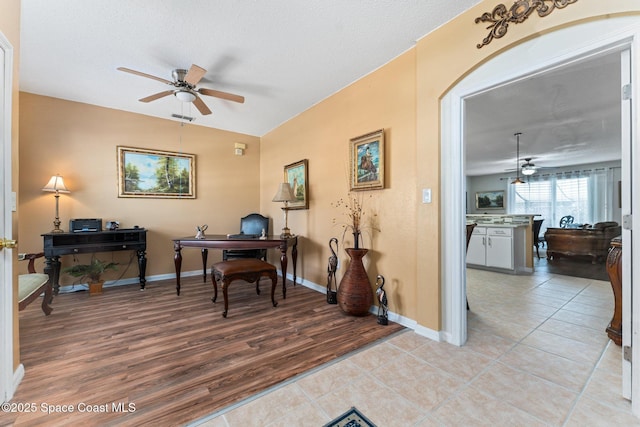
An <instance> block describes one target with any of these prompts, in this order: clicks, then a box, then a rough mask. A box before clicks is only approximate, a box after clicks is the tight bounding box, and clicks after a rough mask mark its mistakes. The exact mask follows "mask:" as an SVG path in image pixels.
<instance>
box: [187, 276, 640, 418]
mask: <svg viewBox="0 0 640 427" xmlns="http://www.w3.org/2000/svg"><path fill="white" fill-rule="evenodd" d="M467 289H468V298H469V304H470V305H471V311H470V312H469V315H468V342H467V344H466V345H464V346H462V347H456V346H453V345H450V344H446V343H439V342H435V341H432V340H429V339H427V338H424V337H421V336H420V335H417V334H416V333H414V332H412V331H410V330H407V331H404V332H401V333H399V334H396V335H394V336H392V337H390V338H388V339H387V340H385V341H383V342H380V343H377V344H376V345H374V346H371V347H369V348H367V349H365V350H362V351H359V352H356V353H353V354H351V355H349V356H347V357H345V358H342V359H340V360H339V361H337V362H334V363H331V364H328V365H326V366H325V367H323V368H322V369H319V370H315V371H313V372H311V373H308V374H305V375H302V376H300V377H298V378H296V379H294V380H291V381H288V382H286V383H285V384H284V385H282V386H280V387H277V388H275V389H273V390H271V391H269V392H267V393H263V394H260V395H258V396H255V397H253V398H251V399H247V400H246V401H244V402H240V403H239V404H237V405H234V406H232V407H230V408H227V409H225V410H223V411H220V412H218V413H215V414H212V415H211V416H209V417H206V418H204V419H202V420H199V421H197V422H195V423H193V425H202V426H208V427H236V426H243V427H246V426H260V427H262V426H269V427H275V426H322V425H324V424H326V423H327V422H329V421H330V420H331V419H333V418H335V417H337V416H338V415H340V414H342V413H343V412H345V411H346V410H348V409H349V408H350V407H351V406H355V407H357V408H358V409H359V410H360V411H361V412H362V413H364V414H365V415H366V416H367V417H368V418H369V419H370V420H371V421H373V422H374V423H375V424H376V425H378V426H379V427H387V426H391V427H393V426H420V427H424V426H632V425H637V426H640V419H638V418H635V417H633V416H632V414H631V405H630V402H629V401H627V400H625V399H623V398H622V397H621V396H620V394H621V349H620V347H618V346H616V345H615V344H614V343H613V342H611V341H610V340H609V339H608V338H607V335H606V333H605V332H604V329H605V327H606V326H607V324H608V322H609V321H610V320H611V315H612V312H613V296H612V291H611V287H610V284H609V283H608V282H603V281H597V280H589V279H581V278H574V277H568V276H558V275H552V274H549V273H545V272H541V273H536V274H534V275H532V276H512V275H504V274H497V273H492V272H486V271H481V270H473V269H468V270H467Z"/></svg>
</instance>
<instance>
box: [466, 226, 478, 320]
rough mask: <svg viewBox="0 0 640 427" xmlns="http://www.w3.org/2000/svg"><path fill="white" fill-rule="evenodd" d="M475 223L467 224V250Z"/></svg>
mask: <svg viewBox="0 0 640 427" xmlns="http://www.w3.org/2000/svg"><path fill="white" fill-rule="evenodd" d="M476 225H478V224H476V223H473V224H467V250H469V241H470V240H471V235H472V234H473V229H474V228H476ZM465 298H466V299H467V310H469V298H467V297H465Z"/></svg>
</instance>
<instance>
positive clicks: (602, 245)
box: [544, 221, 622, 264]
mask: <svg viewBox="0 0 640 427" xmlns="http://www.w3.org/2000/svg"><path fill="white" fill-rule="evenodd" d="M621 231H622V229H621V227H620V226H619V225H618V223H617V222H613V221H609V222H600V223H597V224H594V225H593V227H584V228H547V231H546V232H545V233H544V239H545V241H546V242H547V259H548V260H552V259H555V258H558V257H562V256H566V257H571V256H574V257H590V258H591V262H592V263H593V264H595V263H597V262H599V261H604V259H605V258H606V257H607V253H608V252H609V246H610V242H611V239H613V238H614V237H616V236H618V235H620V233H621Z"/></svg>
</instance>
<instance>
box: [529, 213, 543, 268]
mask: <svg viewBox="0 0 640 427" xmlns="http://www.w3.org/2000/svg"><path fill="white" fill-rule="evenodd" d="M543 221H544V219H534V220H533V228H532V230H533V246H535V247H536V255H537V256H538V259H540V243H541V242H540V228H541V227H542V222H543Z"/></svg>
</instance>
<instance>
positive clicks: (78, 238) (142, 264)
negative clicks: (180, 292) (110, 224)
mask: <svg viewBox="0 0 640 427" xmlns="http://www.w3.org/2000/svg"><path fill="white" fill-rule="evenodd" d="M42 237H43V239H44V256H45V258H46V260H47V261H46V264H45V269H44V272H45V273H47V274H48V275H49V277H50V278H51V283H52V285H53V292H54V294H56V295H57V294H58V291H59V289H60V284H59V281H60V257H61V256H62V255H75V254H86V253H98V252H114V251H136V254H137V255H138V273H139V278H140V288H141V289H144V286H145V283H147V281H146V279H145V271H146V269H147V256H146V250H147V230H145V229H144V228H128V229H121V230H115V231H84V232H79V233H46V234H43V235H42Z"/></svg>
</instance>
